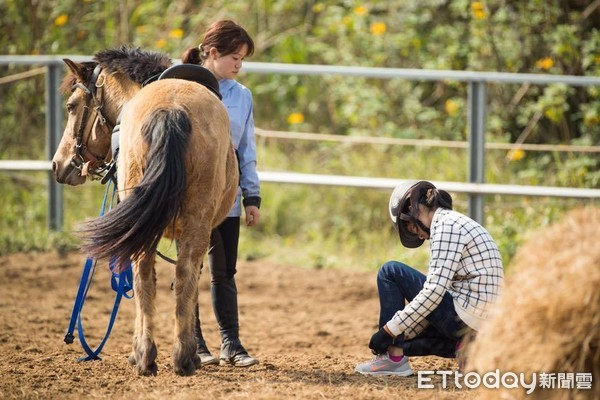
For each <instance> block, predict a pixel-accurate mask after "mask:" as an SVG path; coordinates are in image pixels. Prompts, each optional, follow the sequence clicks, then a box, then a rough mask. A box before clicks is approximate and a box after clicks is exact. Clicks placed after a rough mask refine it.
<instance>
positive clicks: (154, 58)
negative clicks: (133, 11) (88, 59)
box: [94, 46, 173, 84]
mask: <svg viewBox="0 0 600 400" xmlns="http://www.w3.org/2000/svg"><path fill="white" fill-rule="evenodd" d="M94 61H95V62H97V63H98V64H100V65H102V67H103V68H104V69H105V70H107V71H108V72H111V73H114V72H120V73H122V74H124V75H126V76H128V77H129V79H131V80H132V81H134V82H137V83H140V84H142V83H144V82H146V81H147V80H148V79H149V78H151V77H153V76H155V75H158V74H160V73H161V72H163V71H164V70H165V69H167V68H168V67H170V66H171V65H173V61H172V60H171V58H169V56H167V55H165V54H163V53H158V52H154V51H147V50H142V49H141V48H139V47H129V46H121V47H118V48H115V49H106V50H102V51H99V52H97V53H96V54H95V55H94Z"/></svg>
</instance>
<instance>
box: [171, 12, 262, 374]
mask: <svg viewBox="0 0 600 400" xmlns="http://www.w3.org/2000/svg"><path fill="white" fill-rule="evenodd" d="M253 53H254V42H253V41H252V38H251V37H250V35H248V32H246V30H245V29H244V28H242V27H241V26H240V25H238V24H237V23H235V22H234V21H230V20H222V21H217V22H215V23H213V24H212V25H211V26H210V27H209V28H208V29H207V30H206V32H205V33H204V35H203V38H202V43H200V45H199V46H198V47H196V48H191V49H188V50H186V51H185V53H183V55H182V56H181V60H182V62H183V63H192V64H200V65H202V66H203V67H205V68H207V69H208V70H210V71H211V72H212V73H213V74H214V75H215V77H216V78H217V80H218V81H219V91H220V93H221V95H222V96H223V103H225V106H226V107H227V112H228V114H229V120H230V122H231V136H232V139H233V144H234V147H235V148H236V150H237V153H238V157H239V167H240V172H241V174H240V187H239V189H238V194H237V197H236V200H235V204H234V207H233V209H232V210H231V212H230V213H229V215H228V216H227V218H226V219H225V221H223V223H221V225H219V226H218V227H217V228H215V229H214V230H213V232H212V234H211V238H210V250H209V253H208V258H209V264H210V272H211V276H212V279H211V297H212V305H213V310H214V312H215V316H216V318H217V322H218V323H219V328H220V332H221V343H222V344H221V352H220V355H219V358H220V364H221V365H233V366H236V367H248V366H251V365H255V364H258V362H259V361H258V359H257V358H255V357H252V356H250V355H249V354H248V352H247V351H246V349H245V348H244V346H242V343H241V341H240V337H239V323H238V302H237V288H236V285H235V277H234V276H235V273H236V264H237V253H238V242H239V234H240V217H241V214H242V210H241V209H242V207H241V206H242V204H243V206H244V211H245V222H246V226H249V227H252V226H256V225H257V224H258V222H259V220H260V211H259V208H260V201H261V198H260V184H259V180H258V174H257V172H256V144H255V142H254V116H253V112H252V93H251V92H250V90H248V89H247V88H246V87H244V86H243V85H242V84H240V83H239V82H237V81H236V80H235V79H236V78H237V75H238V73H239V72H240V70H241V69H242V62H243V61H244V59H245V58H246V57H247V56H251V55H252V54H253ZM242 197H243V201H242ZM196 317H197V318H196V329H195V330H196V338H197V342H198V355H199V356H200V360H201V364H202V365H209V364H217V363H219V360H217V359H216V358H215V357H213V355H212V354H211V353H210V351H209V350H208V347H207V346H206V342H205V341H204V338H203V336H202V330H201V328H200V320H199V318H198V309H196Z"/></svg>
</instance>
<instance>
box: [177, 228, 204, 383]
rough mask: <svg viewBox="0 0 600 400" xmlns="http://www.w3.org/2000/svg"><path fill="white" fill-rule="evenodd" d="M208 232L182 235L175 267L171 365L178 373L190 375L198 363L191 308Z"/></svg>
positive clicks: (195, 302)
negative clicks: (191, 235) (198, 235)
mask: <svg viewBox="0 0 600 400" xmlns="http://www.w3.org/2000/svg"><path fill="white" fill-rule="evenodd" d="M209 236H210V231H208V232H206V233H205V234H204V235H203V237H201V238H198V237H195V238H183V239H182V240H181V241H180V247H179V252H178V258H177V266H176V267H175V269H176V271H175V296H176V300H175V302H176V304H175V331H174V345H173V368H174V370H175V373H176V374H178V375H191V374H193V373H194V372H195V371H196V367H198V366H199V365H200V358H199V356H198V354H197V353H196V350H197V344H196V338H195V337H194V324H195V321H194V315H195V314H194V310H195V309H196V304H197V302H198V278H199V276H200V264H201V261H202V258H203V257H204V255H205V254H206V251H207V249H208V242H209Z"/></svg>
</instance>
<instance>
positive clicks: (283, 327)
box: [0, 253, 475, 400]
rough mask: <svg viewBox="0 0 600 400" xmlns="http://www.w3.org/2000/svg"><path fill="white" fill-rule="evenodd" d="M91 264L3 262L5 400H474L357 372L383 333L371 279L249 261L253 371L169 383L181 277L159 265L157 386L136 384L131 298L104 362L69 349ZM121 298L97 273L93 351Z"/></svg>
mask: <svg viewBox="0 0 600 400" xmlns="http://www.w3.org/2000/svg"><path fill="white" fill-rule="evenodd" d="M83 261H84V257H83V256H81V255H80V254H77V253H70V254H66V255H59V254H57V253H32V254H13V255H10V256H5V257H0V277H1V278H0V293H1V296H0V354H1V355H2V356H1V357H0V398H2V399H77V398H102V399H104V398H110V399H198V398H203V399H217V398H226V399H286V398H293V399H322V398H330V399H386V400H389V399H390V398H394V399H432V398H448V399H474V398H475V396H474V393H472V392H469V391H468V390H465V389H462V390H459V389H456V388H454V387H450V388H449V389H447V390H441V382H440V381H439V380H438V381H436V380H434V381H433V382H434V384H435V389H418V388H417V377H416V375H414V376H413V377H409V378H397V377H383V378H372V377H363V376H360V375H358V374H355V373H354V366H355V365H356V364H357V363H358V362H361V361H364V360H366V359H368V358H370V357H371V355H370V353H369V349H368V348H367V343H368V340H369V338H370V335H371V334H372V333H373V332H374V331H375V329H376V321H377V313H378V307H379V306H378V301H377V292H376V287H375V273H359V272H349V271H342V270H310V269H304V268H299V267H293V266H287V265H277V264H273V263H270V262H263V261H253V262H241V263H240V265H239V268H238V274H237V282H238V290H239V302H240V323H241V336H242V341H243V343H244V345H245V346H246V348H247V349H248V350H249V352H250V353H251V354H253V355H255V356H257V357H259V358H260V360H261V363H260V364H259V365H257V366H253V367H250V368H248V369H240V368H231V367H218V366H213V367H206V368H203V369H200V370H198V371H196V374H195V375H194V376H191V377H179V376H177V375H175V374H174V373H173V370H172V364H171V358H170V357H171V346H172V329H173V306H174V295H173V292H172V291H171V290H170V284H171V281H172V279H173V267H172V266H171V265H170V264H167V263H165V262H164V261H159V262H158V264H157V270H158V302H157V332H156V342H157V346H158V375H157V376H155V377H138V376H136V375H135V374H134V372H133V370H132V368H131V367H130V366H129V364H128V363H127V356H128V354H129V352H130V351H131V336H132V329H133V318H134V301H133V300H126V299H124V300H123V302H122V304H121V309H120V311H119V316H118V319H117V322H116V324H115V326H114V328H113V331H112V334H111V336H110V339H109V341H108V343H107V344H106V346H105V348H104V350H103V351H102V354H101V357H102V361H93V362H82V363H78V362H77V361H76V360H77V358H78V357H79V356H81V355H84V352H83V350H82V348H81V346H80V344H79V340H78V339H77V338H76V340H75V343H73V344H72V345H69V346H68V345H66V344H65V343H64V342H63V338H64V335H65V333H66V330H67V327H68V323H69V318H70V315H71V310H72V307H73V301H74V298H75V294H76V291H77V287H78V284H79V279H80V275H81V271H82V266H83ZM209 280H210V277H209V273H208V271H205V273H204V274H203V276H202V277H201V280H200V287H201V293H200V314H201V316H202V318H203V329H204V332H205V336H206V339H207V342H208V344H209V346H210V347H211V349H212V350H213V351H214V352H215V353H216V354H218V346H219V334H218V330H217V326H216V321H215V318H214V315H213V313H212V309H211V308H210V297H209V296H210V292H209V290H208V284H209ZM113 299H114V292H113V291H112V290H111V289H110V286H109V273H108V269H107V267H106V265H105V264H104V263H99V265H98V267H97V271H96V275H95V277H94V283H93V285H92V287H91V289H90V293H89V295H88V298H87V300H86V307H85V308H84V311H83V318H84V329H85V332H86V338H87V340H88V343H90V344H91V345H93V346H94V347H95V346H96V345H97V344H98V343H99V341H100V339H101V337H102V336H103V335H104V332H105V329H106V325H107V323H108V317H109V315H110V311H111V310H112V304H113ZM411 364H412V366H413V369H414V370H415V371H417V370H436V369H437V370H450V369H455V368H456V364H455V363H454V362H453V360H446V359H442V358H437V357H418V358H413V359H412V361H411Z"/></svg>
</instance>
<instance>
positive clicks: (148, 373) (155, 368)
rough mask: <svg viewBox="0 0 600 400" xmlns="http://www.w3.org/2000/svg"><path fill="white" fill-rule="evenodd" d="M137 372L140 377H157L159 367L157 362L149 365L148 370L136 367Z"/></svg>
mask: <svg viewBox="0 0 600 400" xmlns="http://www.w3.org/2000/svg"><path fill="white" fill-rule="evenodd" d="M135 372H137V374H138V375H139V376H156V374H157V373H158V366H157V365H156V363H155V362H153V363H151V364H150V365H148V367H147V368H142V367H141V366H139V365H136V368H135Z"/></svg>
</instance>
